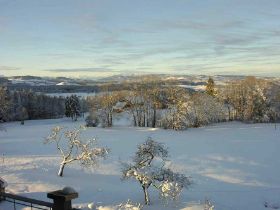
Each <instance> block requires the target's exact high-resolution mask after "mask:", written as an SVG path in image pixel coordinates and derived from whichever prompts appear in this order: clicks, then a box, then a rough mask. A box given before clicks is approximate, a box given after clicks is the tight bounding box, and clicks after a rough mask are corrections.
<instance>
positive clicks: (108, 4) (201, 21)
mask: <svg viewBox="0 0 280 210" xmlns="http://www.w3.org/2000/svg"><path fill="white" fill-rule="evenodd" d="M127 73H128V74H130V73H137V74H142V73H167V74H207V75H214V74H245V75H269V76H280V1H279V0H141V1H139V0H137V1H136V0H98V1H97V0H0V75H7V76H10V75H39V76H68V77H100V76H101V77H102V76H109V75H112V74H127Z"/></svg>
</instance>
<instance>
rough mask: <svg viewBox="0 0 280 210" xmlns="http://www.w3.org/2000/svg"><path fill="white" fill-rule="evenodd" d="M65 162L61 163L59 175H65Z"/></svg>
mask: <svg viewBox="0 0 280 210" xmlns="http://www.w3.org/2000/svg"><path fill="white" fill-rule="evenodd" d="M65 165H66V164H65V163H61V164H60V168H59V171H58V174H57V175H58V176H63V170H64V167H65Z"/></svg>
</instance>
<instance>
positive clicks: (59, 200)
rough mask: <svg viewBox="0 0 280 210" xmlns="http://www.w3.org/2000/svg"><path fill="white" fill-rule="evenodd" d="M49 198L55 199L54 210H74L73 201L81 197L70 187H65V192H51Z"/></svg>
mask: <svg viewBox="0 0 280 210" xmlns="http://www.w3.org/2000/svg"><path fill="white" fill-rule="evenodd" d="M47 196H48V198H51V199H53V207H52V209H53V210H72V200H73V199H75V198H77V197H78V196H79V195H78V193H77V192H75V191H74V190H73V189H72V188H70V187H65V188H64V189H63V190H57V191H53V192H49V193H48V194H47Z"/></svg>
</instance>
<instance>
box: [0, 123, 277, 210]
mask: <svg viewBox="0 0 280 210" xmlns="http://www.w3.org/2000/svg"><path fill="white" fill-rule="evenodd" d="M80 124H83V121H80V122H76V123H73V122H71V120H68V119H57V120H37V121H27V122H26V124H25V125H23V126H22V125H20V123H18V122H13V123H7V124H4V127H5V128H6V131H4V132H3V131H1V132H0V154H1V160H0V177H2V178H4V179H5V180H6V181H7V182H8V184H9V186H8V188H7V191H8V192H12V193H16V194H21V195H24V196H28V197H32V198H39V199H42V200H46V201H48V199H47V197H46V192H49V191H52V190H57V189H61V188H63V187H65V186H72V187H73V188H74V189H76V190H77V191H78V192H79V198H78V199H76V200H74V201H73V203H74V204H75V206H77V207H79V206H87V205H88V204H89V203H94V205H95V206H96V207H97V206H107V207H108V206H116V205H118V204H120V203H124V202H126V201H127V200H128V199H130V200H131V201H132V202H134V203H143V193H142V189H141V187H140V186H139V184H138V183H137V182H134V181H132V180H131V181H125V182H124V181H121V180H120V177H121V172H120V166H121V162H122V161H127V160H128V159H129V158H130V157H131V156H132V155H133V154H134V152H135V150H136V146H137V144H139V143H141V142H143V141H144V140H145V139H146V138H147V137H149V136H151V137H152V138H154V139H155V140H157V141H159V142H162V143H164V144H166V145H167V146H168V148H169V151H170V160H171V161H172V167H173V168H174V169H176V170H177V171H179V172H182V173H185V174H186V175H190V176H191V177H192V180H193V182H194V184H193V185H192V187H191V188H190V189H189V190H184V192H183V194H182V196H181V200H180V202H178V203H176V204H169V205H167V206H164V205H163V203H162V202H161V201H160V199H159V198H158V194H157V192H155V191H150V192H151V201H152V205H151V206H148V207H144V209H153V210H161V209H184V210H194V209H203V208H199V205H196V204H199V203H203V202H204V200H205V199H209V200H210V201H211V202H212V203H213V204H214V206H215V208H214V209H218V210H251V209H252V210H261V209H269V208H271V209H272V208H273V207H274V208H276V207H277V206H280V158H279V154H280V153H279V150H280V125H279V124H278V125H277V129H276V130H275V128H274V125H273V124H242V123H238V122H232V123H222V124H217V125H212V126H208V127H204V128H196V129H188V130H186V131H180V132H177V131H172V130H161V129H152V128H134V127H129V126H124V125H122V126H120V125H119V126H116V127H113V128H105V129H103V128H88V129H87V130H86V131H85V132H84V134H85V136H87V137H96V138H97V139H98V142H99V144H100V145H102V146H105V145H106V146H107V147H109V148H110V149H111V153H110V155H109V157H108V159H107V160H105V161H101V163H100V165H99V166H98V167H97V168H95V169H91V170H87V169H83V168H81V167H80V166H79V165H78V164H73V165H68V167H67V166H66V168H65V171H64V177H63V178H61V177H58V176H57V175H56V174H57V170H58V167H59V161H60V158H59V156H58V153H57V151H56V148H55V146H54V145H51V144H50V145H44V144H43V140H44V137H46V136H47V135H48V134H49V133H50V130H51V128H53V127H54V126H56V125H62V126H67V127H68V128H71V127H75V126H76V127H77V126H79V125H80ZM265 202H267V203H268V205H269V206H270V207H269V208H265V207H264V203H265ZM0 209H1V210H9V209H13V205H12V204H9V203H6V202H4V203H0ZM18 209H20V208H18ZM99 209H101V208H99ZM108 209H109V208H108Z"/></svg>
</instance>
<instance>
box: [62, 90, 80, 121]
mask: <svg viewBox="0 0 280 210" xmlns="http://www.w3.org/2000/svg"><path fill="white" fill-rule="evenodd" d="M65 115H66V117H71V118H72V120H74V121H77V118H78V117H80V116H81V106H80V101H79V98H78V96H76V95H71V96H70V97H66V101H65Z"/></svg>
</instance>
